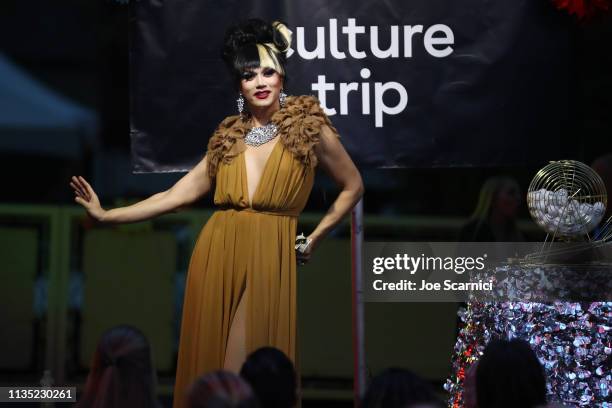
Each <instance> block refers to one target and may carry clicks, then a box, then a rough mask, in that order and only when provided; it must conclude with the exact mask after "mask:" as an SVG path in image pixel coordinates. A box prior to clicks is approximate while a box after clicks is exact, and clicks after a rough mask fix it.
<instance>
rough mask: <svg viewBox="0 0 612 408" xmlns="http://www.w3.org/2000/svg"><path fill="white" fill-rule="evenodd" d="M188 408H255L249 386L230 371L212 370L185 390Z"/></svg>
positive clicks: (255, 404) (255, 403)
mask: <svg viewBox="0 0 612 408" xmlns="http://www.w3.org/2000/svg"><path fill="white" fill-rule="evenodd" d="M187 403H188V406H189V408H257V407H259V404H258V401H257V398H256V397H255V393H254V392H253V390H252V388H251V386H250V385H249V384H248V383H247V382H246V381H245V380H243V379H242V378H240V376H238V375H237V374H234V373H232V372H230V371H222V370H219V371H213V372H211V373H208V374H206V375H203V376H201V377H199V378H198V379H197V380H195V382H194V383H193V384H192V385H191V386H190V387H189V390H188V391H187Z"/></svg>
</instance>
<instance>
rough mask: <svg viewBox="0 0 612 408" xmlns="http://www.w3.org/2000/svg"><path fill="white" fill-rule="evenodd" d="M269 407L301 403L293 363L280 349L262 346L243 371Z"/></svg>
mask: <svg viewBox="0 0 612 408" xmlns="http://www.w3.org/2000/svg"><path fill="white" fill-rule="evenodd" d="M240 375H241V376H242V378H244V379H245V380H247V382H248V383H249V384H251V387H252V388H253V391H255V394H256V395H257V398H258V399H259V402H260V403H261V405H262V406H263V407H266V408H291V407H293V406H295V404H296V402H297V391H296V387H297V378H296V373H295V369H294V367H293V363H292V362H291V360H289V358H288V357H287V356H286V355H285V354H284V353H283V352H282V351H280V350H278V349H276V348H274V347H262V348H260V349H258V350H255V351H254V352H252V353H251V354H249V356H248V357H247V359H246V361H245V362H244V364H243V365H242V369H241V370H240Z"/></svg>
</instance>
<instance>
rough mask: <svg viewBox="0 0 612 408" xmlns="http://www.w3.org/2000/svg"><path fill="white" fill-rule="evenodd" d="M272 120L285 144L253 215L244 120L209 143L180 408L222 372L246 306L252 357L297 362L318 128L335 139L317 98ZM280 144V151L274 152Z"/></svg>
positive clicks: (291, 103)
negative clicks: (206, 211)
mask: <svg viewBox="0 0 612 408" xmlns="http://www.w3.org/2000/svg"><path fill="white" fill-rule="evenodd" d="M271 120H272V121H273V122H274V123H275V124H276V125H277V127H278V137H279V138H280V139H279V140H278V141H276V142H275V143H276V144H275V145H274V147H273V149H272V151H271V153H270V155H269V157H268V159H267V162H266V164H265V166H264V170H263V173H262V175H261V178H260V181H259V184H258V186H257V188H256V190H255V192H254V193H253V199H252V205H249V199H248V186H247V174H246V166H245V158H244V150H245V148H246V146H245V144H244V141H243V137H244V135H245V134H246V132H247V131H248V127H247V124H246V122H245V121H244V120H243V119H241V118H240V117H239V116H237V115H236V116H230V117H228V118H226V119H225V120H224V121H223V122H221V124H220V125H219V127H218V128H217V130H216V131H215V134H214V135H213V136H212V137H211V139H210V141H209V145H208V151H207V156H208V160H209V174H216V181H215V193H214V203H215V205H216V206H218V207H219V209H218V210H217V211H215V212H214V214H213V215H212V216H211V218H210V219H209V220H208V222H207V223H206V225H205V226H204V228H203V229H202V231H201V232H200V235H199V237H198V239H197V241H196V244H195V248H194V250H193V253H192V257H191V261H190V264H189V270H188V274H187V282H186V288H185V299H184V306H183V318H182V325H181V337H180V345H179V356H178V364H177V374H176V383H175V388H174V407H175V408H183V407H185V406H186V405H185V399H184V397H185V390H186V389H187V388H188V386H189V385H190V384H191V383H192V382H193V381H194V380H195V379H196V378H197V377H198V376H200V375H202V374H204V373H206V372H209V371H213V370H218V369H222V368H223V362H224V358H225V349H226V345H227V340H228V336H229V330H230V327H231V324H232V319H233V317H234V314H235V312H236V308H237V306H238V304H239V302H240V299H241V298H242V296H243V295H245V294H246V295H247V297H246V338H245V344H246V351H247V353H250V352H252V351H254V350H256V349H258V348H260V347H263V346H273V347H276V348H278V349H280V350H281V351H283V352H284V353H285V354H286V355H287V356H289V358H290V359H291V360H292V361H293V362H294V363H295V362H296V352H297V350H296V342H297V322H296V318H297V313H296V303H297V302H296V266H297V265H296V254H295V249H294V242H295V237H296V232H297V231H296V228H297V217H298V215H299V214H300V212H301V211H302V209H303V208H304V206H305V205H306V202H307V200H308V196H309V194H310V191H311V189H312V185H313V182H314V174H315V167H316V156H315V154H314V151H313V147H314V145H315V144H316V143H317V141H318V138H319V134H320V132H321V127H322V126H323V125H327V126H328V127H329V128H330V129H331V130H332V131H333V133H334V134H336V135H337V132H336V129H335V128H334V127H333V126H332V124H331V122H330V121H329V119H328V118H327V116H326V115H325V113H324V112H323V111H322V109H321V108H320V106H319V103H318V101H317V99H316V98H314V97H312V96H297V97H288V98H287V101H286V105H285V107H284V108H282V109H280V110H279V111H277V112H276V113H275V114H274V115H273V116H272V118H271ZM273 143H274V142H273Z"/></svg>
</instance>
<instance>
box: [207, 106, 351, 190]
mask: <svg viewBox="0 0 612 408" xmlns="http://www.w3.org/2000/svg"><path fill="white" fill-rule="evenodd" d="M270 120H271V121H272V122H274V123H275V124H276V126H277V127H278V133H279V136H280V138H281V140H280V141H281V142H282V143H283V145H284V147H285V148H286V149H287V150H288V151H290V152H291V153H293V154H294V155H295V156H296V158H298V159H299V160H300V161H301V162H302V163H303V164H304V165H306V166H311V167H315V166H316V165H317V156H316V154H315V152H314V146H315V145H316V144H317V143H318V142H319V137H320V134H321V128H322V127H323V126H324V125H326V126H328V127H329V128H330V129H331V131H332V132H333V133H334V134H335V135H336V136H338V131H337V130H336V128H335V127H334V125H333V124H332V123H331V121H330V120H329V118H328V117H327V115H326V114H325V112H324V111H323V109H322V108H321V105H320V104H319V100H318V99H317V98H316V97H314V96H310V95H300V96H288V97H287V100H286V103H285V106H284V107H283V108H281V109H280V110H278V111H277V112H275V113H274V114H273V115H272V118H271V119H270ZM248 122H249V120H248V117H241V116H239V115H233V116H228V117H227V118H225V119H224V120H223V121H222V122H221V123H220V124H219V126H218V127H217V129H216V130H215V132H214V133H213V135H212V137H211V138H210V140H209V142H208V152H207V156H208V174H209V175H212V177H211V178H213V179H214V175H216V174H217V167H218V166H219V164H220V163H221V162H223V163H230V162H231V160H232V159H233V158H234V157H236V156H237V155H238V154H240V152H242V151H244V150H245V149H246V145H245V144H244V136H245V135H246V133H247V132H248V130H249V128H250V125H249V123H248ZM338 137H339V136H338Z"/></svg>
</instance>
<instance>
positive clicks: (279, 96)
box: [278, 89, 287, 108]
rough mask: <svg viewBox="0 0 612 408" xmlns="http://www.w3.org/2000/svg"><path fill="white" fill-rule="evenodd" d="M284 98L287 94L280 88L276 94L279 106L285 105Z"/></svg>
mask: <svg viewBox="0 0 612 408" xmlns="http://www.w3.org/2000/svg"><path fill="white" fill-rule="evenodd" d="M286 99H287V94H286V93H285V91H283V90H282V89H281V91H280V93H279V94H278V103H280V107H281V108H284V107H285V102H286Z"/></svg>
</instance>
